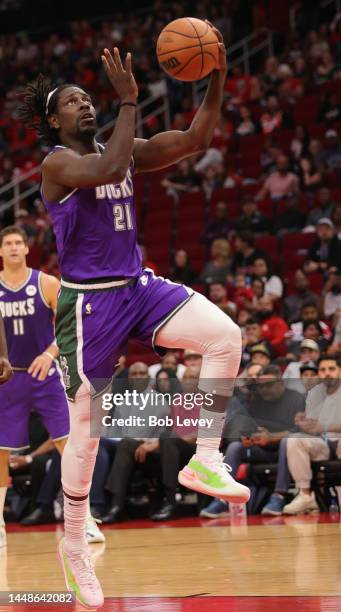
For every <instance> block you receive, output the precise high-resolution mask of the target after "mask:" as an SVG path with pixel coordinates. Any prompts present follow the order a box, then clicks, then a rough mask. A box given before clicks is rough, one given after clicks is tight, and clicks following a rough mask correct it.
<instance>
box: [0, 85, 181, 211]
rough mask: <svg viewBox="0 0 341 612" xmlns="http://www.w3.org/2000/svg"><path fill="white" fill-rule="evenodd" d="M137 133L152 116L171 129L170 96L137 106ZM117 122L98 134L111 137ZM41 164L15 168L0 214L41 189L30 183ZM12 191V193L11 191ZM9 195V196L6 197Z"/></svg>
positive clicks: (2, 193)
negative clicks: (29, 168) (32, 166)
mask: <svg viewBox="0 0 341 612" xmlns="http://www.w3.org/2000/svg"><path fill="white" fill-rule="evenodd" d="M136 115H137V119H136V135H137V136H138V137H142V136H143V128H144V126H145V125H146V123H147V122H148V121H149V119H151V118H152V117H160V116H161V117H162V118H163V123H164V126H165V129H166V130H169V129H170V125H171V117H170V108H169V100H168V96H167V95H165V96H163V97H160V96H151V97H150V98H147V99H146V100H144V101H143V102H141V103H140V104H138V106H137V111H136ZM115 123H116V118H115V119H113V120H112V121H109V123H106V124H105V125H103V126H102V127H100V128H99V130H98V131H97V134H96V136H97V137H100V136H101V135H103V134H105V135H106V136H107V137H109V133H110V132H111V131H112V129H113V128H114V126H115ZM40 170H41V166H35V167H34V168H31V170H29V171H28V172H25V173H24V174H22V173H21V172H20V170H19V169H16V170H14V173H13V174H14V176H13V178H12V180H11V181H10V182H9V183H7V184H6V185H4V186H3V187H1V188H0V214H1V213H4V212H5V211H6V210H8V209H10V208H12V207H14V211H15V212H17V211H18V210H19V208H20V202H22V200H24V199H25V198H28V197H30V196H32V195H34V194H35V193H37V192H38V191H39V183H34V184H32V185H28V184H27V183H29V182H30V179H32V177H33V176H34V175H35V174H37V173H39V172H40ZM11 192H12V193H11ZM6 196H7V197H6ZM8 196H10V197H9V198H8Z"/></svg>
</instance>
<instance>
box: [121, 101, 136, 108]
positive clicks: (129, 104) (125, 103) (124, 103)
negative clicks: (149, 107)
mask: <svg viewBox="0 0 341 612" xmlns="http://www.w3.org/2000/svg"><path fill="white" fill-rule="evenodd" d="M122 106H135V107H136V106H137V105H136V103H135V102H122V104H120V108H122Z"/></svg>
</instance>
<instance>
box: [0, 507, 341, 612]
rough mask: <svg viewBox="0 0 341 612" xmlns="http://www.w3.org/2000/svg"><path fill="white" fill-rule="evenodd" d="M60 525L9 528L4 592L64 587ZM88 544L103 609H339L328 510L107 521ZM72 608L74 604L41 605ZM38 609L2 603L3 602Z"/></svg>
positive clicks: (338, 558) (340, 535)
mask: <svg viewBox="0 0 341 612" xmlns="http://www.w3.org/2000/svg"><path fill="white" fill-rule="evenodd" d="M61 533H62V529H61V526H57V527H56V528H55V527H50V526H48V527H44V528H41V529H39V531H38V530H37V528H30V529H24V528H20V527H17V526H9V527H8V546H7V553H6V552H5V549H0V591H12V590H16V591H18V590H20V591H32V590H34V591H42V590H44V591H59V590H64V589H65V587H64V583H63V578H62V573H61V569H60V567H59V564H58V561H57V557H56V542H57V541H58V539H59V538H60V536H61ZM105 535H106V543H105V544H103V545H102V544H94V545H92V546H91V550H92V554H93V557H94V561H95V565H96V572H97V575H98V577H99V579H100V580H101V583H102V585H103V589H104V593H105V596H106V604H105V607H104V608H103V612H123V611H124V612H137V611H139V612H140V611H141V612H208V611H210V612H274V611H276V612H277V611H278V612H336V611H338V612H340V611H341V578H340V576H341V523H340V522H339V519H338V517H337V521H332V520H331V519H330V518H329V516H324V515H321V516H318V515H312V516H307V517H286V518H285V517H279V518H276V517H275V518H273V517H251V518H249V520H248V524H247V525H244V524H240V523H239V524H238V523H237V524H236V523H234V524H230V521H229V520H228V519H219V520H205V521H204V520H201V519H182V520H179V521H173V522H170V523H167V524H162V525H160V524H155V523H151V522H149V521H140V522H135V523H133V522H129V523H124V524H120V525H117V526H116V527H115V528H106V529H105ZM61 608H62V609H65V610H67V609H68V610H70V609H72V606H71V607H70V606H52V607H51V606H43V605H40V606H39V607H36V608H35V609H36V610H37V611H39V612H43V611H44V610H49V611H50V612H53V610H61ZM29 609H30V610H32V609H33V608H32V607H30V608H29V607H28V606H26V607H25V606H15V607H14V606H11V607H9V606H8V607H6V606H4V605H0V611H1V612H5V610H6V611H8V610H11V612H20V610H29Z"/></svg>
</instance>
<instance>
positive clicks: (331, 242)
mask: <svg viewBox="0 0 341 612" xmlns="http://www.w3.org/2000/svg"><path fill="white" fill-rule="evenodd" d="M316 229H317V238H316V240H315V241H314V242H313V244H312V245H311V247H310V249H309V252H308V255H307V259H306V261H305V263H304V269H305V271H306V272H316V271H320V272H323V273H326V272H332V271H334V270H335V269H336V268H337V267H338V266H339V265H340V261H341V240H339V239H338V237H337V236H336V234H335V227H334V224H333V222H332V221H331V219H328V218H327V217H322V219H320V220H319V221H318V223H317V228H316Z"/></svg>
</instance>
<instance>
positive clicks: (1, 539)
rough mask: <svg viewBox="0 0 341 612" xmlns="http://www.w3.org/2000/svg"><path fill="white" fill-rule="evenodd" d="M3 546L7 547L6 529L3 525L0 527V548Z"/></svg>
mask: <svg viewBox="0 0 341 612" xmlns="http://www.w3.org/2000/svg"><path fill="white" fill-rule="evenodd" d="M3 546H7V538H6V527H5V525H4V524H2V525H0V548H2V547H3Z"/></svg>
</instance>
